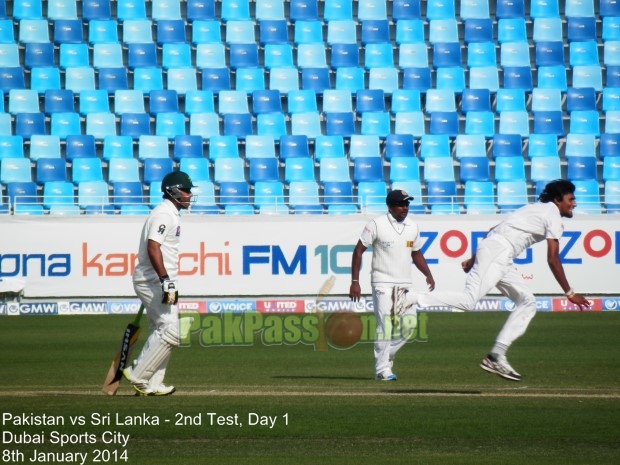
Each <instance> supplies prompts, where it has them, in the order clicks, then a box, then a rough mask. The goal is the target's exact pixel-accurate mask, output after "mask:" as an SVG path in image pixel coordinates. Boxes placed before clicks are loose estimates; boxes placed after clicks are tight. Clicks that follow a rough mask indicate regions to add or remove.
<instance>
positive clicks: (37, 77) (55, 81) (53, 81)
mask: <svg viewBox="0 0 620 465" xmlns="http://www.w3.org/2000/svg"><path fill="white" fill-rule="evenodd" d="M5 76H6V75H5ZM22 76H23V73H22ZM1 79H2V77H0V85H2V81H1ZM11 79H14V80H15V82H14V84H16V85H17V86H18V88H23V87H24V86H21V87H19V86H20V84H21V78H20V75H19V74H15V75H12V77H11ZM7 84H8V85H10V82H9V83H7ZM66 87H67V88H69V86H66ZM30 88H31V89H34V90H36V91H37V92H39V94H43V93H44V92H45V91H46V90H47V89H60V70H59V69H58V68H56V67H43V68H36V67H35V68H32V69H31V70H30ZM0 90H4V89H2V88H0Z"/></svg>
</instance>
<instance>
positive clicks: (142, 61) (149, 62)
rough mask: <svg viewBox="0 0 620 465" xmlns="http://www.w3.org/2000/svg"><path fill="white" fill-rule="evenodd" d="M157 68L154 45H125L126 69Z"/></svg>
mask: <svg viewBox="0 0 620 465" xmlns="http://www.w3.org/2000/svg"><path fill="white" fill-rule="evenodd" d="M156 66H157V49H156V46H155V44H154V43H152V42H151V43H148V44H127V67H128V68H129V69H134V68H148V67H156Z"/></svg>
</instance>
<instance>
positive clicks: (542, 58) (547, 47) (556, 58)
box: [534, 41, 564, 66]
mask: <svg viewBox="0 0 620 465" xmlns="http://www.w3.org/2000/svg"><path fill="white" fill-rule="evenodd" d="M534 54H535V63H536V66H558V65H562V66H563V65H564V43H563V42H561V41H560V42H537V43H536V48H535V52H534Z"/></svg>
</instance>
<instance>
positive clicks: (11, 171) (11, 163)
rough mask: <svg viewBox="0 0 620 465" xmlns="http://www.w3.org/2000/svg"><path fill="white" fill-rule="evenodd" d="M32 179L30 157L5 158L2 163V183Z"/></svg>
mask: <svg viewBox="0 0 620 465" xmlns="http://www.w3.org/2000/svg"><path fill="white" fill-rule="evenodd" d="M27 181H32V173H31V170H30V160H29V159H28V158H4V159H3V160H2V163H1V164H0V183H2V184H7V183H9V182H27Z"/></svg>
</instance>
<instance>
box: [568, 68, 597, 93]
mask: <svg viewBox="0 0 620 465" xmlns="http://www.w3.org/2000/svg"><path fill="white" fill-rule="evenodd" d="M572 85H573V87H592V88H594V90H596V91H597V92H601V91H602V90H603V71H602V69H601V67H600V66H599V65H598V64H595V65H585V66H573V82H572ZM562 90H566V88H563V89H562Z"/></svg>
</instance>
